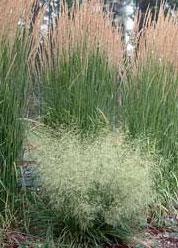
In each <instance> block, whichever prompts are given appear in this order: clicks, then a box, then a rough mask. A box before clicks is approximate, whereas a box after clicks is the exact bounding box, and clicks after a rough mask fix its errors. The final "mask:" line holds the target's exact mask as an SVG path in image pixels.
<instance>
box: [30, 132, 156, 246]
mask: <svg viewBox="0 0 178 248" xmlns="http://www.w3.org/2000/svg"><path fill="white" fill-rule="evenodd" d="M31 140H32V141H33V143H34V144H35V146H36V147H37V148H36V149H35V150H34V151H33V154H32V155H33V157H34V158H36V160H37V161H38V162H39V163H38V169H39V171H40V175H41V177H42V185H43V187H44V188H45V189H46V192H47V194H48V196H49V199H50V202H51V206H53V209H54V210H55V211H56V213H57V216H58V223H59V225H61V228H62V225H64V227H65V229H66V230H69V232H70V233H71V234H73V236H75V235H76V239H77V238H78V240H77V241H78V242H79V241H80V240H83V242H84V240H85V241H86V242H87V237H88V239H89V241H88V242H92V239H93V241H95V242H96V244H97V243H98V244H99V243H101V241H102V242H104V241H106V240H107V238H109V237H110V238H111V237H112V236H113V237H114V236H115V237H118V238H123V237H124V238H126V237H127V235H128V234H130V233H129V232H130V231H131V230H132V228H133V230H134V231H136V229H137V228H136V226H139V221H141V220H142V221H144V220H145V221H146V219H145V216H146V215H145V214H146V212H145V210H146V209H147V207H148V204H150V203H151V202H152V201H153V199H154V196H155V193H154V190H153V186H154V184H153V180H152V175H151V171H154V170H155V163H154V161H153V160H152V159H151V158H150V157H148V156H146V155H145V154H144V153H142V152H141V151H140V149H139V147H135V148H134V149H133V148H132V146H131V145H130V144H128V143H127V142H126V141H125V138H124V136H123V135H122V134H120V133H111V132H109V131H105V132H104V133H101V134H100V136H99V137H98V138H97V139H96V140H95V141H94V142H91V140H90V139H88V140H87V139H85V140H83V141H82V142H81V141H80V139H79V136H77V135H76V134H75V133H72V132H66V131H61V132H60V133H59V134H58V136H56V137H55V135H54V134H53V135H52V134H51V135H50V131H49V130H47V129H46V130H45V129H41V130H38V129H37V130H36V131H35V132H32V133H31ZM133 230H132V231H133ZM127 232H128V233H127ZM77 235H78V237H77ZM89 237H90V238H89ZM91 247H93V246H91Z"/></svg>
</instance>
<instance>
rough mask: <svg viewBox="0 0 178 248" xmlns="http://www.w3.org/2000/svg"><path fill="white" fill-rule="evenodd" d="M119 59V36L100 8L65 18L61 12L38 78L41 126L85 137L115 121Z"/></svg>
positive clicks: (91, 5) (80, 9)
mask: <svg viewBox="0 0 178 248" xmlns="http://www.w3.org/2000/svg"><path fill="white" fill-rule="evenodd" d="M122 59H123V47H122V43H121V37H120V34H119V33H118V30H117V29H116V28H115V29H114V28H113V27H112V24H111V20H110V17H109V16H106V15H105V14H104V13H103V12H102V4H101V3H98V2H95V1H91V2H85V3H83V4H81V5H77V4H75V5H74V6H73V7H72V9H70V11H69V12H68V9H67V7H66V6H64V8H62V12H61V15H60V17H59V19H58V20H57V23H56V26H55V28H54V30H53V31H51V34H50V37H49V38H48V40H47V41H46V43H45V44H44V47H43V48H42V53H41V57H40V72H39V71H38V72H37V74H38V79H39V81H41V89H42V114H43V117H44V121H45V123H47V124H49V125H50V126H53V127H54V126H58V125H59V124H64V125H69V124H74V125H76V126H78V127H79V128H81V130H83V131H84V130H85V131H86V130H87V131H88V130H94V129H96V128H97V127H98V126H100V124H101V125H103V124H106V123H107V122H108V120H110V119H111V116H112V118H114V115H115V110H116V92H117V87H118V86H117V77H118V74H119V73H118V71H119V70H120V66H121V64H122Z"/></svg>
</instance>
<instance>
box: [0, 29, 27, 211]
mask: <svg viewBox="0 0 178 248" xmlns="http://www.w3.org/2000/svg"><path fill="white" fill-rule="evenodd" d="M18 35H20V33H19V34H18ZM25 59H26V45H25V42H24V40H23V38H22V39H21V38H19V37H17V38H16V39H15V40H14V42H13V43H12V42H11V43H10V42H9V41H8V40H6V38H4V39H2V40H0V190H1V198H0V206H4V205H5V203H6V200H8V199H10V198H11V197H13V194H14V192H15V191H16V189H17V178H16V176H17V171H16V162H17V160H21V159H22V145H23V139H24V123H23V117H24V116H25V108H26V95H27V89H28V79H27V66H26V62H25V61H26V60H25ZM1 211H2V212H3V211H4V210H3V209H1ZM2 212H1V213H2Z"/></svg>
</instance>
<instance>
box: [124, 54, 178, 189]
mask: <svg viewBox="0 0 178 248" xmlns="http://www.w3.org/2000/svg"><path fill="white" fill-rule="evenodd" d="M177 87H178V76H177V73H176V72H175V70H174V68H173V66H171V65H169V64H167V63H165V62H163V61H160V62H158V61H157V60H156V59H155V58H154V57H150V58H148V59H147V61H145V62H144V64H139V65H138V67H137V70H136V71H135V69H134V70H131V72H130V74H128V80H127V82H125V83H123V84H122V87H121V91H120V92H121V95H122V104H121V112H122V118H123V119H122V120H123V122H124V125H125V126H126V128H128V130H129V132H130V133H131V135H132V136H133V137H134V138H135V137H138V136H146V137H149V139H150V140H151V141H152V142H154V143H155V149H156V151H157V152H158V153H159V154H161V156H163V157H164V158H165V159H166V160H167V159H169V160H170V163H169V164H167V165H166V166H164V168H160V169H161V172H162V173H163V178H164V181H165V185H168V184H169V186H170V187H171V189H172V190H176V189H177V182H176V177H177V176H178V166H177V165H178V164H177V163H178V152H177V151H178V147H177V140H178V108H177V103H178V98H177ZM163 164H164V165H165V163H163ZM166 188H167V186H166Z"/></svg>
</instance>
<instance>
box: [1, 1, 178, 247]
mask: <svg viewBox="0 0 178 248" xmlns="http://www.w3.org/2000/svg"><path fill="white" fill-rule="evenodd" d="M61 6H62V7H61V10H60V11H61V12H60V15H59V17H58V18H57V19H56V20H55V23H54V25H53V26H52V27H51V28H49V30H48V31H49V32H47V33H42V28H41V24H42V23H43V18H44V14H45V8H46V5H44V6H43V7H42V6H41V7H42V8H41V7H40V4H39V1H36V0H34V1H33V0H32V1H28V0H13V1H12V0H1V1H0V16H1V18H0V30H1V32H0V246H5V245H4V244H3V243H4V242H6V243H7V245H8V246H9V245H12V246H13V247H14V245H15V246H17V245H19V244H14V243H13V242H16V241H17V240H15V241H13V242H12V244H11V243H8V237H9V236H8V235H9V233H10V232H9V230H11V229H14V228H15V229H18V232H27V233H31V234H32V236H33V238H32V236H30V235H29V239H27V240H25V243H24V244H21V245H22V246H27V245H28V246H30V245H32V244H33V246H34V247H35V244H34V243H35V242H36V247H38V246H40V247H43V246H41V245H43V244H44V247H50V248H51V247H60V248H61V247H70V248H71V247H73V248H76V247H77V248H79V247H86V248H87V247H92V248H93V247H101V245H102V246H103V244H104V243H105V244H106V243H112V242H116V241H118V240H119V241H120V239H121V240H125V239H126V238H127V237H128V236H131V234H133V233H134V231H135V230H138V229H139V227H140V226H142V227H143V224H145V223H146V218H147V215H148V212H149V214H150V211H147V210H150V206H151V210H152V211H151V212H153V213H152V214H153V216H154V215H155V213H157V212H158V211H157V210H156V211H155V209H158V208H159V209H161V207H162V205H161V204H163V203H164V206H166V207H167V206H168V203H170V201H169V202H168V198H169V199H171V203H170V205H171V207H172V206H173V204H172V202H173V201H172V199H173V198H172V197H174V199H173V200H175V201H176V200H177V187H178V183H177V182H178V180H177V178H178V166H177V165H178V153H177V149H178V147H177V143H178V140H177V137H178V107H177V103H178V102H177V84H178V72H177V68H178V67H177V61H178V56H177V54H178V53H176V52H175V51H176V50H177V44H178V35H177V19H176V18H174V17H172V16H171V13H169V12H168V13H167V15H164V6H161V9H160V13H159V15H158V16H157V23H155V22H152V21H151V13H149V11H148V13H147V16H146V20H145V27H144V32H139V33H137V32H136V37H137V38H138V39H135V40H134V42H135V49H136V54H133V56H131V58H129V61H130V62H131V64H130V65H129V66H128V64H127V65H126V64H125V65H124V61H127V55H126V51H125V49H124V46H123V40H122V33H121V31H120V29H118V28H117V27H113V25H112V19H111V16H110V15H108V14H107V13H103V11H102V10H103V9H104V8H103V7H104V6H103V4H101V3H100V2H97V1H95V0H91V1H85V2H84V3H82V4H74V5H72V6H70V8H68V7H67V6H66V4H65V3H62V5H61ZM34 11H36V12H35V15H34ZM135 55H136V56H135ZM29 83H30V86H31V88H30V91H29ZM32 94H34V95H35V96H36V102H35V101H33V97H32ZM27 102H30V111H31V113H32V114H31V116H32V118H35V120H34V119H32V120H30V123H32V125H30V128H31V130H32V131H30V133H29V140H28V141H27V142H24V137H25V136H24V134H25V125H24V117H28V116H27V115H26V112H27ZM36 108H38V113H39V115H40V116H38V117H39V119H40V121H41V122H43V124H41V123H38V122H37V120H36V117H37V115H35V114H36ZM28 113H29V112H28ZM39 119H38V120H39ZM38 125H39V126H41V125H42V126H43V128H37V127H36V126H38ZM44 125H46V128H44ZM119 125H120V127H121V128H122V130H124V131H128V135H127V136H126V135H125V134H123V133H120V132H117V131H116V132H113V133H112V132H111V131H109V130H108V127H109V129H111V128H110V127H111V126H112V127H113V129H115V130H116V127H118V126H119ZM49 126H50V128H51V129H49ZM61 126H62V128H63V129H62V128H61ZM106 126H107V128H106ZM66 130H68V131H66ZM74 130H75V131H74ZM103 130H104V131H103ZM80 134H82V135H80ZM83 134H85V135H83ZM138 141H139V144H138ZM24 143H25V145H24ZM23 151H25V156H24V157H23ZM28 152H29V153H28ZM29 155H30V156H29ZM19 160H21V161H20V162H21V164H22V165H25V166H26V167H25V166H23V167H22V168H21V171H23V172H24V174H23V176H24V175H27V177H28V179H31V178H30V177H33V176H34V178H35V177H37V178H38V179H41V181H42V187H41V186H40V185H38V186H39V187H38V186H37V187H36V186H35V185H33V183H32V185H29V186H30V188H29V189H28V188H27V186H25V185H24V187H23V188H19V186H20V185H18V183H17V182H18V181H17V177H18V179H21V178H19V175H18V171H19V167H18V163H17V161H19ZM24 160H27V161H24ZM28 160H30V161H28ZM31 160H33V161H31ZM35 164H37V166H36V167H37V169H38V172H39V174H38V173H37V174H36V172H34V171H35V170H34V171H33V168H31V167H30V166H32V167H33V166H34V165H35ZM36 167H35V168H36ZM31 169H32V170H31ZM20 177H21V175H20ZM32 179H33V178H32ZM19 181H20V180H19ZM27 181H28V180H27ZM34 181H35V180H34ZM34 181H33V180H32V182H34ZM41 181H40V180H39V182H38V183H40V182H41ZM23 182H25V176H24V178H23ZM37 189H38V190H37ZM38 192H39V193H38ZM163 198H164V202H163ZM153 200H154V201H153ZM165 200H166V201H165ZM166 204H167V205H166ZM160 205H161V207H160ZM162 209H164V210H165V207H162ZM14 210H15V211H14ZM161 211H162V210H161ZM161 211H160V212H161ZM166 211H167V212H168V210H166ZM176 211H177V210H176ZM141 224H142V225H141ZM137 227H138V228H137ZM35 235H36V236H37V239H35V238H34V236H35ZM22 236H23V235H22ZM39 237H40V238H39ZM46 237H47V238H46Z"/></svg>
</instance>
